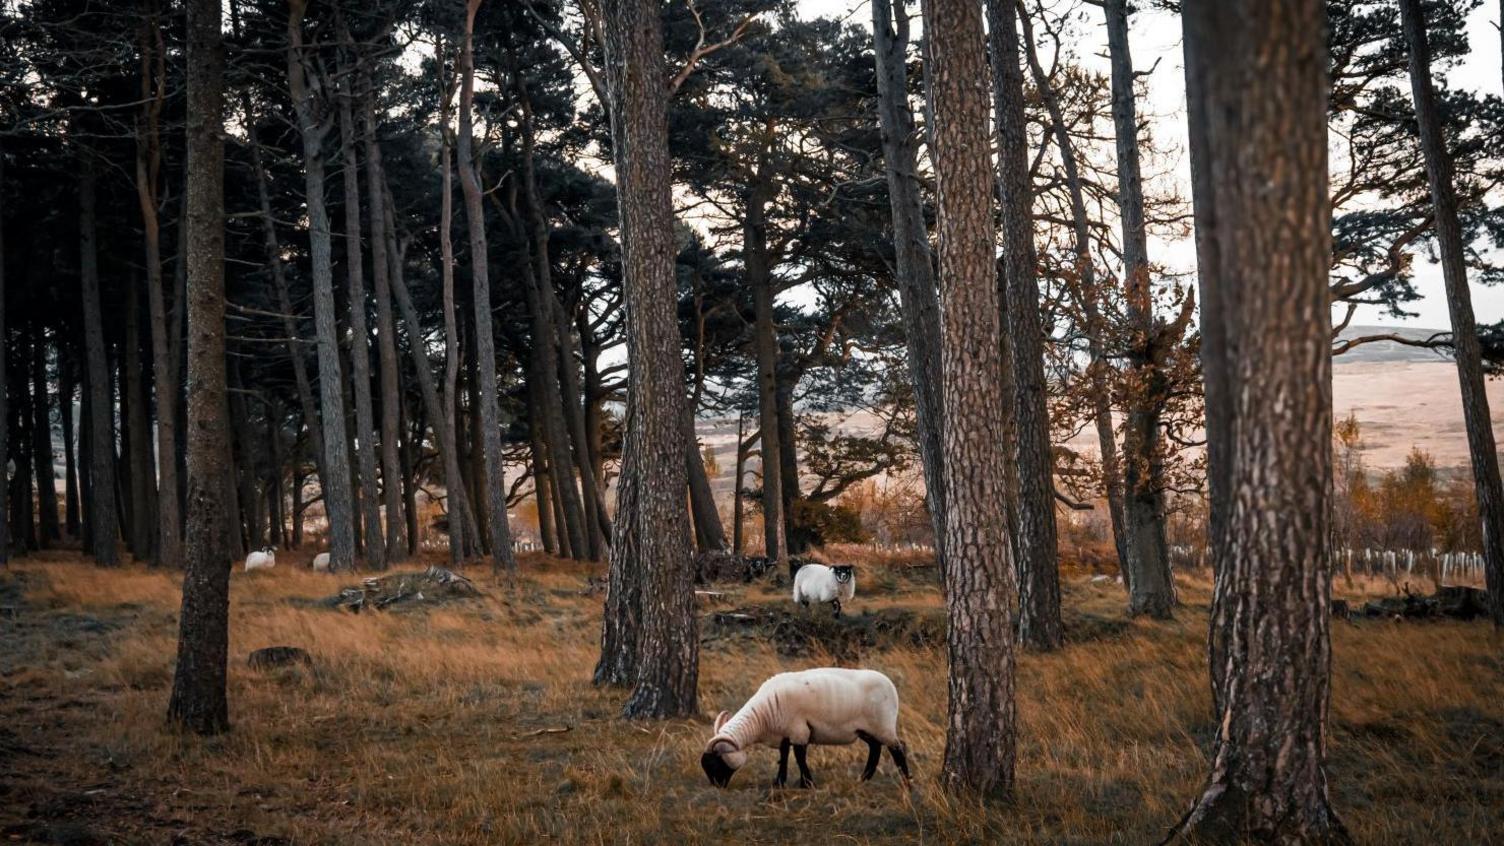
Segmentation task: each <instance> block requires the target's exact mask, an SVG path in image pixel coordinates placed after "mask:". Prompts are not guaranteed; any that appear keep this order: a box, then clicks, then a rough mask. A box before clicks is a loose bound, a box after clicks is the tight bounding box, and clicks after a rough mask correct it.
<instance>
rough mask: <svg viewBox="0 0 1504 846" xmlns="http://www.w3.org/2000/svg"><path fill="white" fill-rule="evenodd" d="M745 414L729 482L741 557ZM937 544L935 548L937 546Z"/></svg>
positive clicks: (734, 547) (734, 546)
mask: <svg viewBox="0 0 1504 846" xmlns="http://www.w3.org/2000/svg"><path fill="white" fill-rule="evenodd" d="M746 423H747V415H746V412H743V411H738V412H737V413H736V474H735V476H734V477H733V478H732V480H731V495H732V500H731V551H732V552H734V553H736V554H737V555H741V554H742V553H743V551H744V550H745V549H746V547H745V546H744V544H743V540H742V509H743V508H744V507H745V506H744V505H743V497H742V479H745V478H746V476H747V451H748V444H747V441H746V440H745V438H744V436H743V434H742V430H743V429H744V428H745V427H746ZM938 545H939V544H938V542H937V546H938Z"/></svg>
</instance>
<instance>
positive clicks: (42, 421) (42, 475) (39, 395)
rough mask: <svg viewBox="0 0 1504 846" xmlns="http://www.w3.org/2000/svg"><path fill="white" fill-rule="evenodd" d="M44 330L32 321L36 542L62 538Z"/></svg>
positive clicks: (32, 438)
mask: <svg viewBox="0 0 1504 846" xmlns="http://www.w3.org/2000/svg"><path fill="white" fill-rule="evenodd" d="M47 394H48V391H47V330H46V327H44V326H43V325H42V324H41V323H37V324H36V337H35V338H33V339H32V344H31V457H32V462H33V464H34V468H33V469H34V472H35V475H36V487H37V543H38V545H40V546H41V547H42V548H43V549H45V548H47V547H48V546H49V545H51V543H52V542H53V541H55V540H59V539H61V538H62V532H61V525H60V523H59V521H58V513H57V482H56V476H57V470H56V468H55V467H54V466H53V459H52V412H51V409H50V406H49V404H48V401H47Z"/></svg>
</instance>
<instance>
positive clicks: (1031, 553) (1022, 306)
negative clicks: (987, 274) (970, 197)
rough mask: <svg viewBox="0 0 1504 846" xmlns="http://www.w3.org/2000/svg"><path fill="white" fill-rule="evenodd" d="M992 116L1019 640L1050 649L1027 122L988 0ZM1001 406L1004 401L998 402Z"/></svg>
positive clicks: (996, 10) (1053, 604) (1010, 38)
mask: <svg viewBox="0 0 1504 846" xmlns="http://www.w3.org/2000/svg"><path fill="white" fill-rule="evenodd" d="M987 18H988V30H989V34H988V38H989V43H990V46H991V54H992V75H993V85H994V88H993V111H994V114H995V121H996V124H997V126H996V131H997V144H998V157H997V184H998V194H999V196H1000V197H1001V204H1002V224H1003V267H1004V273H1005V275H1006V276H1007V285H1006V288H1005V296H1004V300H1005V302H1006V306H1005V309H1004V310H1005V311H1006V313H1007V319H1008V343H1009V349H1010V351H1011V352H1012V356H1011V359H1012V365H1013V368H1012V370H1013V411H1014V414H1013V421H1012V422H1013V427H1014V431H1015V433H1016V435H1015V443H1016V444H1017V446H1016V448H1015V452H1014V454H1013V455H1012V456H1009V457H1010V458H1012V459H1014V461H1015V462H1016V465H1017V467H1018V474H1017V478H1018V482H1017V484H1018V502H1017V505H1016V514H1017V520H1016V525H1017V526H1018V534H1019V537H1018V540H1017V543H1016V544H1015V548H1016V549H1017V550H1018V555H1019V558H1018V587H1019V615H1018V630H1019V639H1020V641H1022V642H1023V643H1024V644H1025V645H1027V646H1028V647H1030V648H1032V649H1038V650H1051V649H1056V648H1058V647H1059V646H1060V644H1061V643H1062V642H1063V641H1064V639H1065V634H1064V628H1063V626H1062V624H1061V621H1060V565H1059V561H1058V559H1057V557H1056V556H1057V554H1058V552H1057V548H1056V529H1055V485H1054V479H1053V474H1054V466H1055V465H1054V458H1053V453H1052V452H1051V450H1050V413H1049V406H1048V403H1047V402H1046V397H1045V380H1044V329H1043V327H1042V326H1041V325H1040V319H1039V283H1038V280H1037V279H1036V278H1035V266H1036V261H1035V253H1034V217H1033V206H1034V192H1033V186H1032V185H1031V184H1030V180H1029V140H1028V123H1027V119H1026V117H1025V115H1024V76H1023V69H1022V66H1021V64H1020V63H1021V61H1022V57H1021V55H1020V51H1019V44H1018V24H1017V7H1016V6H1015V5H1014V4H1013V3H1011V2H1008V0H988V2H987ZM1005 401H1006V400H1005Z"/></svg>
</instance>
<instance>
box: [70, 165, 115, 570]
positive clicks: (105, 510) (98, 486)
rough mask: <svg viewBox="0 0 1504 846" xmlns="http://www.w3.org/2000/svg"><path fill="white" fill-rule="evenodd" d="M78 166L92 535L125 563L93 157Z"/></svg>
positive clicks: (108, 560)
mask: <svg viewBox="0 0 1504 846" xmlns="http://www.w3.org/2000/svg"><path fill="white" fill-rule="evenodd" d="M79 159H80V161H79V168H78V266H79V283H80V287H81V289H82V297H83V315H84V357H85V360H86V362H87V365H88V368H89V385H88V390H89V415H88V416H89V540H90V541H91V543H90V545H89V546H90V551H91V552H92V553H93V555H94V561H95V563H97V564H99V565H101V566H105V567H114V566H116V565H117V564H119V563H120V552H119V550H118V549H117V548H116V545H115V544H116V541H117V540H118V539H119V537H120V518H119V512H118V511H117V510H116V507H115V434H114V432H113V431H112V429H111V426H110V417H111V409H112V408H113V407H114V405H113V403H111V402H110V373H109V364H108V362H106V361H105V350H104V318H103V316H102V314H101V313H100V303H99V253H98V246H97V245H98V239H97V236H96V232H95V221H96V216H95V211H94V182H95V175H94V157H93V154H92V153H91V152H89V151H88V150H81V151H80V155H79Z"/></svg>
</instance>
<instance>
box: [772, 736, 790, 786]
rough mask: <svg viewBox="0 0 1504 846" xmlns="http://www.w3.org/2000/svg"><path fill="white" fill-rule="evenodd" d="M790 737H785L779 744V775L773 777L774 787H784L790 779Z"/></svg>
mask: <svg viewBox="0 0 1504 846" xmlns="http://www.w3.org/2000/svg"><path fill="white" fill-rule="evenodd" d="M789 746H790V744H789V739H788V738H787V737H785V738H784V739H783V742H782V743H780V744H778V777H777V778H775V779H773V786H774V787H782V786H784V785H785V784H788V781H789Z"/></svg>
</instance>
